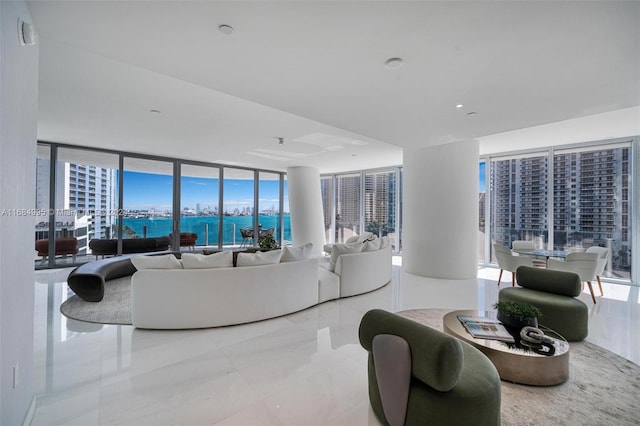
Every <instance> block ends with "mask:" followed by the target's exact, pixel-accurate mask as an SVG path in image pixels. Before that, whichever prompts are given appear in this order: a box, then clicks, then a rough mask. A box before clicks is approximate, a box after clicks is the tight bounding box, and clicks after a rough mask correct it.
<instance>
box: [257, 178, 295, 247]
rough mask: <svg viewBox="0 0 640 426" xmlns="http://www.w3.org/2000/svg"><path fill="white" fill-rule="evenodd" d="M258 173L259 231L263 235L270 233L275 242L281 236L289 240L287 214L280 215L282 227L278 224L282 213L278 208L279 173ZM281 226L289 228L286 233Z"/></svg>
mask: <svg viewBox="0 0 640 426" xmlns="http://www.w3.org/2000/svg"><path fill="white" fill-rule="evenodd" d="M258 175H259V180H258V223H259V225H260V227H261V231H262V233H263V234H264V235H266V234H267V233H271V234H272V236H273V237H274V239H275V240H276V241H277V242H279V241H280V239H281V238H282V239H283V240H285V241H291V224H290V221H289V215H288V214H287V215H284V216H283V217H282V222H283V225H282V227H281V225H280V222H281V217H280V216H281V215H283V212H282V211H281V210H280V175H279V174H277V173H267V172H259V174H258ZM287 204H288V203H287ZM283 208H284V207H283ZM283 228H284V229H289V232H288V233H287V234H286V235H285V234H284V233H283Z"/></svg>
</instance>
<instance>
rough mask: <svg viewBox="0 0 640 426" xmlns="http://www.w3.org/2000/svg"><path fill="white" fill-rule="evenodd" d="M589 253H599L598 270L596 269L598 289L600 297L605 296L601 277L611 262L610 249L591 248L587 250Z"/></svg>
mask: <svg viewBox="0 0 640 426" xmlns="http://www.w3.org/2000/svg"><path fill="white" fill-rule="evenodd" d="M587 253H598V269H596V280H597V281H598V287H600V295H601V296H604V293H603V292H602V282H601V281H600V276H601V275H602V274H603V273H604V268H605V266H607V262H608V261H609V249H608V248H606V247H599V246H591V247H589V248H588V249H587Z"/></svg>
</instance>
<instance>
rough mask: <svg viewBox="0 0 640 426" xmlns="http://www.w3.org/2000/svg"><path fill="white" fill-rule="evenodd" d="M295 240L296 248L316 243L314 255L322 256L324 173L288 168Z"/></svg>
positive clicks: (311, 168) (308, 169)
mask: <svg viewBox="0 0 640 426" xmlns="http://www.w3.org/2000/svg"><path fill="white" fill-rule="evenodd" d="M287 186H288V191H289V212H290V214H291V238H292V243H293V245H294V246H301V245H303V244H306V243H309V242H311V243H313V251H312V255H314V256H321V255H322V247H323V246H324V242H325V240H324V218H323V215H322V211H323V210H322V193H321V191H320V172H319V171H318V169H316V168H315V167H303V166H300V167H289V168H287Z"/></svg>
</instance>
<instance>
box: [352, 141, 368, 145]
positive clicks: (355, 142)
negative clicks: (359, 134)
mask: <svg viewBox="0 0 640 426" xmlns="http://www.w3.org/2000/svg"><path fill="white" fill-rule="evenodd" d="M351 143H352V144H353V145H358V146H364V145H369V142H365V141H360V140H358V139H354V140H352V141H351Z"/></svg>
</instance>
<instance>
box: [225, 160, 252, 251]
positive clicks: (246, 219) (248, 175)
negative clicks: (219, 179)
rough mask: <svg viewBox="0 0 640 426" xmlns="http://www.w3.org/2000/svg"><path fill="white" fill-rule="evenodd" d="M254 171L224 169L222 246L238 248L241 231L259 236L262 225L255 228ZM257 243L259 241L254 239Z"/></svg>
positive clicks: (240, 240)
mask: <svg viewBox="0 0 640 426" xmlns="http://www.w3.org/2000/svg"><path fill="white" fill-rule="evenodd" d="M254 175H255V173H254V171H252V170H243V169H233V168H227V167H225V168H224V183H223V185H224V190H223V203H222V216H223V217H222V244H223V245H224V246H236V245H239V244H241V243H242V240H243V233H242V232H241V230H250V231H251V232H252V233H253V234H254V237H257V236H258V235H259V232H260V229H261V225H260V224H258V229H254V228H255V220H254V212H255V208H254V205H255V204H254V202H255V200H254V199H255V185H256V183H255V179H254ZM254 241H255V242H257V240H255V239H254Z"/></svg>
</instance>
